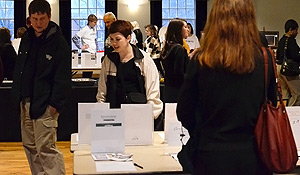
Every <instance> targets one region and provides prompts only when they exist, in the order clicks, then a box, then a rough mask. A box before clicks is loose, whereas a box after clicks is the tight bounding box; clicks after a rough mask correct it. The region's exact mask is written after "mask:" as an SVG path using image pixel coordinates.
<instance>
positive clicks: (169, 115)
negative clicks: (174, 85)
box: [164, 103, 179, 142]
mask: <svg viewBox="0 0 300 175" xmlns="http://www.w3.org/2000/svg"><path fill="white" fill-rule="evenodd" d="M176 107H177V103H166V104H165V127H164V128H165V129H164V132H165V142H168V137H169V136H168V132H169V123H170V122H172V121H178V120H177V115H176ZM178 122H179V121H178Z"/></svg>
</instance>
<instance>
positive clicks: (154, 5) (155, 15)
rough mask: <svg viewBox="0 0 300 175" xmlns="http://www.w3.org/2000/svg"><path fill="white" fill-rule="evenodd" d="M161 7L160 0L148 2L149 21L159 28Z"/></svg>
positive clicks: (160, 24) (160, 25)
mask: <svg viewBox="0 0 300 175" xmlns="http://www.w3.org/2000/svg"><path fill="white" fill-rule="evenodd" d="M161 8H162V2H161V1H151V2H150V23H151V24H154V25H156V26H157V27H158V28H159V29H160V28H161V27H162V11H161V10H157V9H161Z"/></svg>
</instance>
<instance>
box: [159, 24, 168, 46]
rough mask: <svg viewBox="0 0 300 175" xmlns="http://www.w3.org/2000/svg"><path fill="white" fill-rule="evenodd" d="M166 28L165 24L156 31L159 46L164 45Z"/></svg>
mask: <svg viewBox="0 0 300 175" xmlns="http://www.w3.org/2000/svg"><path fill="white" fill-rule="evenodd" d="M167 28H168V27H167V26H163V27H161V28H160V29H159V31H158V36H159V41H160V44H161V48H163V47H164V46H165V42H166V32H167Z"/></svg>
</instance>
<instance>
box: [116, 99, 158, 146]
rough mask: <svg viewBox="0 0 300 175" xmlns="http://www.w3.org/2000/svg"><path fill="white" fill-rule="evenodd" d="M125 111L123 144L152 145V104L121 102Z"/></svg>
mask: <svg viewBox="0 0 300 175" xmlns="http://www.w3.org/2000/svg"><path fill="white" fill-rule="evenodd" d="M121 109H123V110H124V112H125V145H152V144H153V130H154V127H153V126H154V119H153V110H152V104H122V105H121Z"/></svg>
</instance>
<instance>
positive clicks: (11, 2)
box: [6, 1, 14, 9]
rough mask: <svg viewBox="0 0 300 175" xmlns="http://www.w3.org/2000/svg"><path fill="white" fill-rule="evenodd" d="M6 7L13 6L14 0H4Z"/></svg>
mask: <svg viewBox="0 0 300 175" xmlns="http://www.w3.org/2000/svg"><path fill="white" fill-rule="evenodd" d="M6 8H12V9H13V8H14V1H6Z"/></svg>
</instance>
